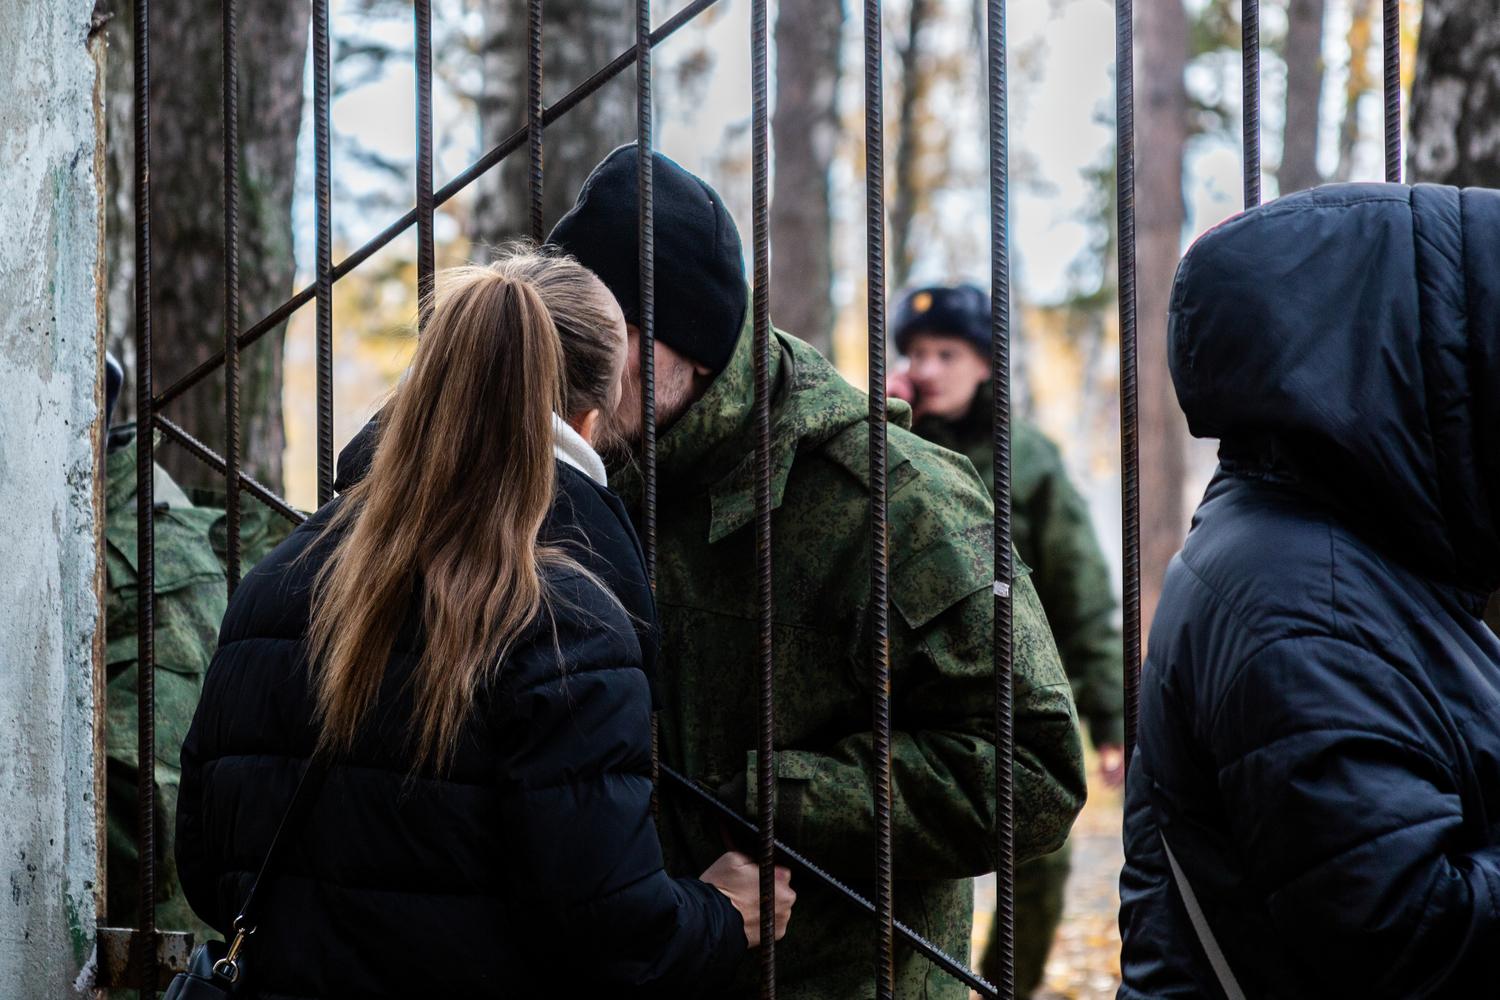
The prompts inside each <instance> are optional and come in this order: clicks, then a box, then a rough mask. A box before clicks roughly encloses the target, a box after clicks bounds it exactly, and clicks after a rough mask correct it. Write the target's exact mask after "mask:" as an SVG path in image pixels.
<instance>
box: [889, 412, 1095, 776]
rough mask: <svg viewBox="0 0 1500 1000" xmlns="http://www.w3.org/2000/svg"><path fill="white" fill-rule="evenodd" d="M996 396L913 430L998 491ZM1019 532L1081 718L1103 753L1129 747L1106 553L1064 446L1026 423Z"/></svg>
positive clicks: (1020, 441) (1015, 486) (1020, 446)
mask: <svg viewBox="0 0 1500 1000" xmlns="http://www.w3.org/2000/svg"><path fill="white" fill-rule="evenodd" d="M994 406H995V404H994V394H993V392H992V391H991V387H990V384H989V383H985V384H984V385H982V386H980V389H979V392H978V394H977V395H976V396H975V397H974V402H973V404H972V405H971V406H970V407H969V412H968V413H966V414H965V415H964V416H963V417H961V418H960V419H958V420H939V419H937V418H935V417H924V418H923V419H921V420H919V421H917V423H916V425H915V426H913V428H912V430H913V431H915V432H916V433H917V435H919V436H920V437H922V438H925V439H926V440H928V441H931V442H933V443H934V444H939V445H942V446H943V447H944V448H948V449H951V450H953V451H956V452H958V453H959V454H962V455H966V456H968V458H969V461H971V462H973V463H974V468H975V469H976V470H978V472H979V477H980V479H981V480H983V481H984V483H985V485H986V486H987V487H989V488H990V489H991V490H992V491H993V489H994V484H995V456H994V438H993V430H992V426H993V420H994ZM1011 512H1012V519H1011V532H1012V538H1013V539H1014V541H1015V546H1016V551H1017V552H1018V553H1019V554H1020V556H1021V558H1022V559H1024V560H1025V561H1026V564H1027V565H1028V566H1030V567H1031V582H1032V584H1033V585H1034V586H1035V587H1036V592H1037V596H1038V597H1040V598H1041V601H1042V608H1043V609H1044V610H1045V611H1046V612H1047V621H1048V622H1049V623H1050V625H1051V626H1052V637H1053V639H1055V640H1056V641H1057V651H1058V653H1059V655H1061V656H1062V662H1063V669H1064V670H1066V671H1067V673H1068V680H1069V681H1071V682H1072V684H1073V698H1074V701H1075V702H1076V704H1077V706H1078V717H1079V718H1080V719H1083V720H1084V721H1085V722H1087V723H1088V727H1089V736H1090V737H1091V738H1092V740H1093V742H1094V745H1095V746H1105V745H1108V744H1120V743H1123V742H1124V741H1125V680H1124V670H1125V661H1124V648H1123V646H1122V645H1121V642H1120V628H1119V625H1118V624H1117V620H1116V613H1117V609H1118V607H1119V604H1118V602H1117V601H1116V599H1115V587H1114V581H1113V579H1112V577H1111V575H1110V571H1109V564H1108V563H1107V562H1106V561H1105V559H1104V553H1103V552H1102V551H1100V548H1099V536H1098V535H1097V534H1096V533H1095V531H1094V524H1093V519H1092V518H1091V517H1090V516H1089V509H1088V504H1087V503H1086V502H1085V501H1084V499H1083V497H1081V496H1079V494H1078V491H1077V490H1076V489H1075V488H1074V487H1073V484H1072V483H1071V482H1070V481H1069V479H1068V474H1067V470H1066V469H1065V468H1064V467H1063V461H1062V456H1061V455H1060V454H1059V453H1058V451H1057V446H1056V445H1054V444H1053V443H1052V442H1051V441H1049V440H1047V438H1046V437H1045V436H1044V435H1043V434H1042V432H1041V431H1039V430H1038V429H1037V428H1036V427H1035V426H1034V425H1033V424H1031V423H1029V422H1027V421H1025V420H1015V421H1013V422H1012V423H1011Z"/></svg>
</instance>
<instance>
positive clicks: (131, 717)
mask: <svg viewBox="0 0 1500 1000" xmlns="http://www.w3.org/2000/svg"><path fill="white" fill-rule="evenodd" d="M110 444H111V447H110V450H109V454H108V456H107V458H106V461H105V532H104V539H105V546H104V548H105V553H104V555H105V572H106V574H107V578H106V595H105V615H106V641H107V645H106V647H105V664H106V683H107V687H106V691H105V737H104V740H105V756H106V796H107V799H106V822H107V825H108V858H107V863H108V867H107V869H106V876H107V882H106V885H107V887H108V915H109V919H110V921H111V922H112V923H114V924H115V925H116V926H133V925H134V924H135V921H136V920H137V918H138V903H139V900H138V897H137V895H136V879H137V868H136V865H137V861H138V855H137V853H136V815H137V812H136V768H137V761H138V758H137V755H136V748H137V742H136V719H137V714H136V706H137V704H138V702H137V700H136V656H137V652H138V641H139V640H138V634H139V633H138V631H137V628H136V624H137V619H136V614H137V607H138V598H139V588H138V584H137V577H136V537H137V531H136V482H135V477H136V445H135V433H134V429H133V428H131V427H129V426H126V427H119V428H115V429H114V430H112V431H111V432H110ZM153 492H154V494H155V501H156V510H155V513H154V515H153V517H152V526H153V532H154V534H155V546H154V549H153V551H154V553H155V575H156V763H155V768H154V770H155V778H156V852H155V853H156V873H157V874H156V879H157V907H156V922H157V926H159V927H161V928H163V929H166V930H189V931H193V932H195V934H196V935H197V936H198V937H199V939H200V940H201V939H202V936H203V935H204V934H211V933H212V931H210V930H209V929H208V927H207V926H206V925H204V924H202V923H201V922H200V921H199V920H198V919H197V917H196V916H195V915H194V914H193V912H192V910H191V909H190V908H189V907H188V905H187V900H186V899H185V898H184V897H183V895H182V888H181V886H180V885H179V883H178V881H177V864H176V861H175V857H174V852H173V850H172V845H173V842H174V827H175V823H176V814H177V784H178V775H179V770H180V769H179V765H178V753H179V751H180V750H181V749H182V741H183V738H184V737H185V736H186V735H187V727H188V724H189V723H190V722H191V721H192V718H193V711H194V709H196V708H197V706H198V694H199V691H200V690H201V688H202V686H203V672H204V671H205V670H206V669H207V668H208V661H209V658H210V657H211V656H212V655H213V651H214V649H215V648H216V647H217V645H218V638H219V623H220V621H221V620H222V619H223V617H224V609H225V606H226V604H227V588H226V581H225V575H224V566H223V559H224V548H225V540H226V537H227V534H226V530H225V523H224V522H225V517H224V511H223V510H222V508H216V507H208V506H198V505H195V504H194V503H192V502H190V501H189V499H188V497H187V495H186V494H185V493H184V492H183V491H182V489H181V488H179V487H178V485H177V484H176V483H175V482H173V481H172V479H171V477H170V476H168V475H167V474H166V472H165V471H163V470H162V469H161V468H160V467H159V466H158V467H157V468H156V475H155V479H154V483H153ZM202 496H203V498H204V499H208V498H210V497H211V496H212V494H207V493H205V494H202ZM247 499H248V498H247ZM242 508H243V510H242V513H243V516H242V518H241V537H242V539H243V556H242V558H243V565H244V566H245V568H249V566H250V565H251V564H253V562H254V561H255V560H256V559H258V558H259V557H260V556H262V555H264V554H265V553H266V552H268V551H269V550H270V549H271V548H272V547H273V546H274V545H275V544H276V542H278V541H280V540H281V539H282V538H284V537H285V536H286V534H287V530H288V529H289V527H290V526H289V525H285V526H283V525H281V524H279V523H277V522H276V521H273V520H271V518H270V516H269V512H268V511H266V510H265V509H264V508H262V507H260V506H259V505H258V504H255V503H254V502H253V501H250V502H242Z"/></svg>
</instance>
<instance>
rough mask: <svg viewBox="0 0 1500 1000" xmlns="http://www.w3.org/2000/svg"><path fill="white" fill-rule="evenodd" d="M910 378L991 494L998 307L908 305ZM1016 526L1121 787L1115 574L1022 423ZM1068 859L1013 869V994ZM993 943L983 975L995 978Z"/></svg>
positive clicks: (899, 338)
mask: <svg viewBox="0 0 1500 1000" xmlns="http://www.w3.org/2000/svg"><path fill="white" fill-rule="evenodd" d="M892 335H893V337H894V339H895V342H896V348H897V350H899V351H900V352H901V354H902V355H903V356H904V357H905V358H906V359H907V361H908V365H907V367H906V369H905V370H904V371H902V372H899V373H898V374H897V375H896V376H894V377H893V378H892V379H891V384H890V386H889V389H890V392H891V395H893V396H897V397H898V398H901V399H904V400H906V401H907V402H910V403H911V404H912V408H913V410H914V411H915V414H916V417H915V422H914V423H913V425H912V430H913V431H915V432H916V433H917V434H918V435H920V436H922V437H924V438H926V439H927V440H928V441H932V442H933V443H935V444H940V445H942V446H943V447H945V448H949V449H951V450H953V451H956V452H959V453H960V454H963V455H967V456H968V458H969V460H970V461H971V462H973V463H974V468H975V469H977V470H978V472H979V476H980V478H981V479H982V480H984V483H985V485H986V486H987V487H989V489H990V490H991V491H992V492H993V490H994V485H995V456H994V402H995V397H994V387H993V386H992V385H991V382H990V299H989V296H988V295H986V294H985V293H984V292H983V291H981V290H980V289H978V288H976V287H974V286H973V285H958V286H956V287H933V288H920V289H916V290H914V291H911V292H908V293H907V294H906V295H905V296H903V297H902V299H901V301H900V304H899V305H898V306H897V308H896V312H895V316H894V317H893V322H892ZM1011 511H1012V520H1011V528H1012V532H1013V538H1014V541H1015V547H1016V551H1017V552H1018V553H1019V554H1020V556H1021V558H1022V560H1024V561H1025V562H1026V564H1027V565H1028V566H1030V567H1031V582H1032V584H1033V585H1034V586H1035V587H1036V592H1037V596H1038V597H1040V598H1041V600H1042V608H1043V609H1044V610H1045V611H1046V612H1047V621H1048V622H1049V623H1050V625H1051V627H1052V637H1053V638H1054V639H1055V640H1056V641H1057V650H1058V653H1059V654H1061V656H1062V662H1063V668H1064V669H1065V670H1066V671H1067V673H1068V679H1069V680H1070V681H1071V682H1072V684H1073V698H1074V701H1075V703H1076V704H1077V706H1078V715H1079V718H1081V719H1084V720H1086V721H1087V722H1088V726H1089V735H1090V737H1091V738H1092V740H1093V742H1094V746H1095V747H1096V748H1097V749H1098V751H1099V761H1100V771H1101V775H1102V777H1103V779H1104V782H1105V783H1106V784H1107V785H1109V786H1110V787H1111V788H1117V787H1119V785H1120V782H1121V779H1122V778H1123V763H1124V754H1123V752H1122V745H1123V743H1124V738H1125V723H1124V707H1125V698H1124V680H1123V676H1122V672H1123V669H1124V660H1123V656H1122V649H1121V644H1120V632H1119V629H1118V627H1117V625H1116V620H1115V612H1116V607H1117V605H1116V602H1115V596H1114V586H1113V583H1112V581H1111V578H1110V572H1109V566H1108V565H1107V564H1106V562H1105V560H1104V554H1103V553H1102V552H1101V551H1100V549H1099V541H1098V538H1097V536H1096V535H1095V533H1094V526H1093V524H1092V522H1091V520H1090V518H1089V512H1088V505H1087V504H1086V503H1085V502H1084V500H1083V497H1081V496H1079V494H1078V491H1077V490H1075V489H1074V488H1073V484H1072V483H1070V482H1069V481H1068V476H1067V473H1066V471H1065V470H1064V468H1063V463H1062V457H1061V456H1060V455H1059V454H1058V451H1057V447H1056V445H1054V444H1053V443H1052V442H1051V441H1049V440H1047V438H1045V437H1043V436H1042V433H1041V431H1039V430H1038V429H1037V428H1036V427H1035V426H1033V425H1032V424H1030V423H1028V422H1026V421H1024V420H1012V423H1011ZM1068 862H1069V850H1068V847H1067V846H1066V845H1064V846H1063V848H1062V849H1061V850H1059V851H1056V852H1054V853H1052V854H1049V855H1047V856H1045V857H1041V858H1037V859H1036V860H1035V861H1030V862H1027V863H1025V864H1022V865H1018V866H1017V868H1016V943H1015V947H1016V990H1017V995H1019V996H1022V997H1025V996H1029V995H1030V994H1031V993H1032V992H1034V991H1035V990H1036V988H1037V987H1038V986H1039V985H1040V984H1041V981H1042V973H1043V971H1044V968H1045V966H1046V962H1047V952H1048V951H1049V950H1050V948H1051V947H1052V939H1053V937H1054V935H1055V934H1056V932H1057V925H1058V922H1059V921H1060V920H1061V919H1062V911H1063V889H1064V885H1065V883H1066V881H1067V878H1068ZM998 949H999V941H998V940H997V939H996V938H995V937H994V936H993V935H992V936H991V938H990V942H989V946H988V947H987V948H986V949H985V955H984V959H983V962H982V965H981V968H982V970H983V972H984V974H985V975H986V977H987V978H989V979H990V980H991V981H994V980H995V977H996V976H997V975H998V969H999V962H1000V957H999V952H998Z"/></svg>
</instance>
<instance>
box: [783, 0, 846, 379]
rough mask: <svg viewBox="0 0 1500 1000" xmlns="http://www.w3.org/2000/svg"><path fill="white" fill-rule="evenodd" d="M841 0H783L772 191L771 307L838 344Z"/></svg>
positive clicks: (789, 324)
mask: <svg viewBox="0 0 1500 1000" xmlns="http://www.w3.org/2000/svg"><path fill="white" fill-rule="evenodd" d="M843 28H844V4H843V2H842V0H781V6H780V8H779V10H778V12H777V14H776V29H775V33H776V38H775V49H776V107H775V109H774V111H773V112H772V115H771V135H772V147H773V149H774V150H775V157H776V164H775V172H774V177H773V179H772V191H771V247H772V253H771V288H772V294H771V309H772V310H773V312H774V317H773V318H774V319H775V321H776V324H777V325H778V326H780V327H783V328H785V329H787V330H790V331H791V332H793V333H795V334H796V335H797V336H799V337H802V338H803V339H805V340H806V341H807V342H808V343H810V344H812V345H813V346H814V347H816V348H817V349H818V350H820V351H822V352H823V353H824V354H830V353H831V351H832V348H833V298H832V289H833V215H832V192H831V190H830V184H831V181H830V178H829V169H830V167H831V166H832V164H833V156H834V151H835V149H836V148H837V146H838V139H839V118H838V89H839V75H840V73H841V72H842V68H843V67H842V62H841V59H840V48H841V45H840V43H841V40H842V38H843Z"/></svg>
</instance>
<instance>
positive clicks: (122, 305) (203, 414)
mask: <svg viewBox="0 0 1500 1000" xmlns="http://www.w3.org/2000/svg"><path fill="white" fill-rule="evenodd" d="M130 8H131V4H130V2H129V0H120V2H119V3H118V4H117V5H116V10H115V14H114V17H113V18H112V20H111V22H110V26H109V37H110V56H109V67H108V86H107V97H106V101H107V112H106V114H107V120H108V129H109V151H108V158H109V183H110V190H111V195H110V199H109V211H108V218H107V221H106V225H107V248H108V255H109V272H110V291H109V336H110V343H111V345H112V347H113V348H114V349H115V350H117V351H118V353H120V354H123V355H124V356H125V357H126V359H129V360H133V354H134V352H133V350H128V349H126V345H128V344H130V343H131V342H132V338H133V336H134V315H133V309H132V302H133V294H134V293H133V291H132V290H131V289H132V287H133V284H134V280H135V261H134V245H135V242H134V241H135V236H134V231H133V224H132V223H133V213H134V211H135V208H134V201H133V188H132V186H131V183H130V178H131V177H132V176H133V169H134V168H133V166H132V164H133V162H134V155H135V151H134V133H133V126H132V122H133V115H134V110H133V109H134V94H133V87H132V83H131V80H132V77H131V73H132V70H131V44H130V25H131V22H132V15H131V9H130ZM217 10H218V8H217V7H215V8H213V10H212V11H211V12H209V11H205V10H204V9H202V8H200V7H199V6H197V5H194V4H191V3H188V2H187V0H160V2H157V3H155V4H153V5H152V10H151V45H152V49H153V53H154V55H153V58H152V60H151V189H152V204H151V236H152V273H153V275H154V276H155V280H154V281H153V283H152V291H153V293H154V294H153V304H152V332H153V341H154V375H155V379H156V385H157V386H158V387H159V388H165V387H166V386H168V385H170V384H171V383H172V382H174V381H176V380H177V379H178V378H179V377H181V376H182V375H184V374H186V373H187V372H188V371H190V370H192V369H193V368H195V367H197V366H198V365H199V364H200V363H201V362H203V361H205V360H207V359H208V358H209V357H211V356H212V355H213V354H214V353H215V352H216V351H218V350H219V349H221V348H222V347H223V346H224V326H223V323H224V284H223V282H224V269H223V252H224V250H223V238H224V233H223V228H224V215H223V212H224V209H223V204H224V202H223V175H222V172H221V170H220V164H221V163H222V150H223V145H222V143H223V131H222V124H221V118H222V113H221V105H220V101H221V95H220V89H219V87H220V82H219V81H220V65H221V53H222V48H221V45H222V38H221V26H220V20H219V17H218V13H217ZM307 32H308V8H307V5H306V4H304V3H300V2H297V0H264V2H261V3H255V4H241V6H240V13H239V54H240V81H241V84H240V94H239V122H240V140H241V148H240V157H241V168H240V169H241V173H240V292H241V302H242V306H243V320H242V322H241V324H240V325H241V328H243V327H244V326H247V325H249V324H250V323H253V322H255V321H256V320H258V319H260V318H261V317H262V316H264V315H266V314H267V313H269V312H270V311H271V310H272V309H273V308H275V307H276V306H278V305H280V304H281V302H282V300H283V299H284V298H285V297H286V296H288V295H290V294H291V292H292V291H293V288H292V282H293V279H294V273H295V260H294V257H293V247H292V187H293V182H294V180H295V175H296V160H297V133H298V131H299V129H300V127H301V121H302V82H303V66H304V61H305V59H306V55H307ZM282 333H283V331H282V329H277V330H276V331H274V332H273V333H271V334H268V335H267V336H265V337H264V338H262V340H261V341H260V342H259V343H257V344H256V345H255V346H253V347H251V348H249V349H248V350H246V351H245V352H244V354H243V355H242V356H241V360H240V412H241V435H242V440H241V447H242V454H243V455H244V464H245V469H246V471H247V472H249V473H250V474H252V475H254V476H256V477H257V478H259V479H261V480H262V481H263V482H266V483H268V484H279V483H280V482H281V459H282V449H283V448H284V447H285V444H286V435H285V431H284V429H283V427H282V419H281V370H282V349H281V348H282ZM130 394H131V390H129V389H127V390H126V392H125V394H124V397H123V398H125V399H128V398H130ZM167 415H168V416H170V417H171V418H172V419H173V420H175V421H176V422H178V423H180V424H182V425H183V426H184V427H186V428H187V429H188V430H189V431H190V432H192V433H193V434H194V435H196V436H198V437H199V438H200V439H202V440H203V441H205V442H207V443H208V444H209V445H211V446H212V447H214V448H215V449H217V450H219V451H221V452H222V450H223V447H224V380H223V376H222V375H216V376H213V377H210V378H208V379H206V380H205V381H204V382H202V383H200V384H199V385H198V386H197V387H195V388H194V389H192V390H191V391H189V392H188V393H187V394H186V395H185V396H183V397H182V398H180V399H178V400H177V401H175V402H174V403H172V404H171V406H170V407H169V409H168V411H167ZM157 455H158V460H159V461H160V462H161V464H162V465H163V466H165V467H166V468H167V469H168V471H169V472H171V473H172V474H173V476H175V477H176V478H178V479H179V480H180V481H182V482H185V483H212V482H214V481H215V479H216V477H215V475H214V473H212V472H211V471H210V470H209V469H208V468H207V467H206V466H204V465H203V464H202V463H200V462H198V460H197V459H195V458H193V457H192V456H191V455H188V454H187V453H186V452H184V451H182V450H181V449H179V448H174V447H165V448H162V449H160V450H159V451H158V452H157Z"/></svg>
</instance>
